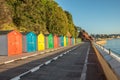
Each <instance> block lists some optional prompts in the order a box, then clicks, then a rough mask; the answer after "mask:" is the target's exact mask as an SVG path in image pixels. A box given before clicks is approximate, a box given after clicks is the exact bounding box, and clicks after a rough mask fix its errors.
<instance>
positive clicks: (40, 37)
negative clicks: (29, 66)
mask: <svg viewBox="0 0 120 80" xmlns="http://www.w3.org/2000/svg"><path fill="white" fill-rule="evenodd" d="M37 45H38V51H39V50H44V49H45V36H44V35H43V34H42V33H40V34H39V35H38V36H37Z"/></svg>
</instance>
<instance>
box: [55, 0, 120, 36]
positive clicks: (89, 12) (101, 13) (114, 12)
mask: <svg viewBox="0 0 120 80" xmlns="http://www.w3.org/2000/svg"><path fill="white" fill-rule="evenodd" d="M55 1H56V2H57V3H58V4H59V6H60V7H62V8H63V10H67V11H69V12H70V13H71V14H72V17H73V21H74V24H75V25H76V26H80V27H81V28H82V29H84V30H85V31H87V32H88V33H89V34H120V0H55Z"/></svg>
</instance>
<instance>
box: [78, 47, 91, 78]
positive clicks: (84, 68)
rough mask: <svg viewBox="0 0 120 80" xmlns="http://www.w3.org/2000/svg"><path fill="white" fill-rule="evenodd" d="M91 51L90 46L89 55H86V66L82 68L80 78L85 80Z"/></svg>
mask: <svg viewBox="0 0 120 80" xmlns="http://www.w3.org/2000/svg"><path fill="white" fill-rule="evenodd" d="M89 51H90V46H89V47H88V50H87V55H86V59H85V62H84V66H83V70H82V74H81V77H80V80H85V79H86V71H87V62H88V54H89Z"/></svg>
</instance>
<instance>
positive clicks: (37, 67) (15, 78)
mask: <svg viewBox="0 0 120 80" xmlns="http://www.w3.org/2000/svg"><path fill="white" fill-rule="evenodd" d="M71 51H72V49H71ZM67 52H70V51H66V52H64V53H63V54H66V53H67ZM63 54H60V55H58V56H56V57H54V58H52V59H51V60H48V61H46V62H45V63H44V64H40V65H38V66H36V67H34V68H32V69H30V70H29V71H27V72H24V73H22V74H20V75H18V76H16V77H14V78H12V79H10V80H20V78H21V77H22V76H24V75H26V74H29V73H31V72H35V71H37V70H39V69H40V68H41V67H42V66H44V65H48V64H49V63H51V62H52V61H54V60H57V59H58V58H59V57H62V56H63ZM23 58H27V57H23ZM11 61H13V60H11ZM11 61H9V62H11ZM7 63H8V62H7Z"/></svg>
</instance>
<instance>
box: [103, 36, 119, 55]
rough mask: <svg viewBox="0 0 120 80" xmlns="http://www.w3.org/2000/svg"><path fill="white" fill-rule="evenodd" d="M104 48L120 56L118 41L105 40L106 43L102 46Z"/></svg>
mask: <svg viewBox="0 0 120 80" xmlns="http://www.w3.org/2000/svg"><path fill="white" fill-rule="evenodd" d="M104 47H105V48H107V49H110V50H111V51H112V52H114V53H115V54H117V55H120V39H119V38H118V39H111V40H107V43H106V44H105V45H104Z"/></svg>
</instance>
